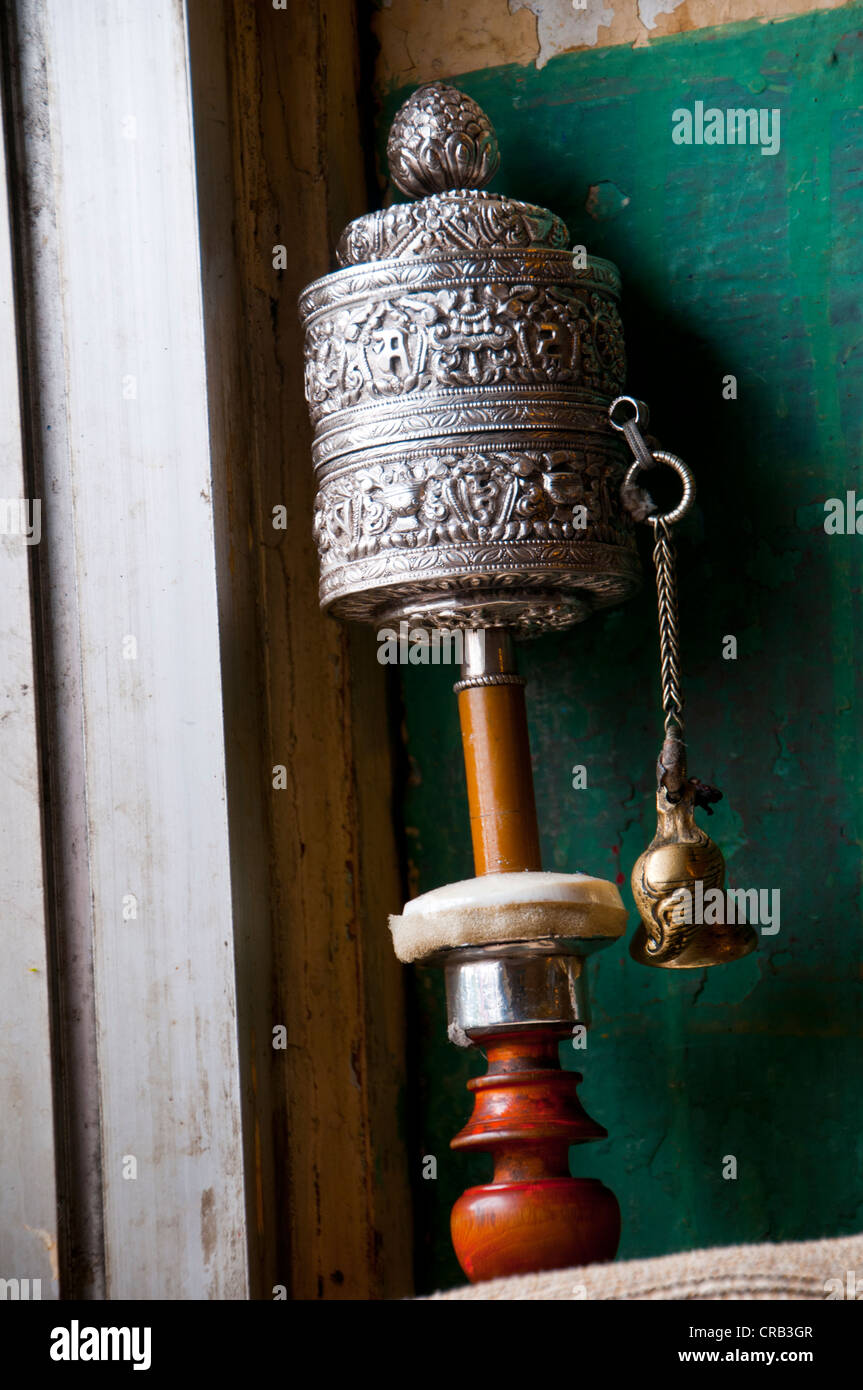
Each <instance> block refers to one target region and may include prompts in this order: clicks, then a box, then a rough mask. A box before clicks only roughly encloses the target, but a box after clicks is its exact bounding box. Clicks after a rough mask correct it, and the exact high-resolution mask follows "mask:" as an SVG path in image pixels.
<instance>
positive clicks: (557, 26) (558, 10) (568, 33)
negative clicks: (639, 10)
mask: <svg viewBox="0 0 863 1390" xmlns="http://www.w3.org/2000/svg"><path fill="white" fill-rule="evenodd" d="M682 2H683V0H671V3H672V4H674V3H677V4H682ZM648 3H650V4H661V3H662V0H648ZM509 8H510V10H511V11H512V13H513V14H515V13H516V11H517V10H530V12H531V14H533V15H536V36H537V40H538V42H539V52H538V53H537V55H536V66H537V67H538V68H542V67H545V65H546V63H547V62H548V60H549V58H553V57H554V56H555V54H556V53H565V52H566V51H567V49H570V48H595V46H596V43H597V40H598V38H599V31H600V29H601V28H606V29H607V28H609V27H610V25H611V21H612V20H613V19H614V10H612V9H605V8H604V6H603V5H602V0H585V7H584V9H577V8H576V7H575V6H574V4H573V0H509Z"/></svg>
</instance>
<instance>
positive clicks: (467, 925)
mask: <svg viewBox="0 0 863 1390" xmlns="http://www.w3.org/2000/svg"><path fill="white" fill-rule="evenodd" d="M620 918H621V914H620V911H619V909H618V908H616V907H598V906H597V905H596V904H595V903H591V904H584V903H513V904H512V905H511V906H510V907H463V908H450V910H449V911H447V912H432V913H428V914H425V913H416V914H415V915H414V916H411V917H395V916H393V917H390V931H391V932H392V934H393V947H394V949H395V953H396V955H397V956H398V958H399V960H402V961H404V962H405V963H406V964H407V963H408V962H410V961H412V960H422V959H423V957H424V956H430V955H432V954H433V952H435V951H442V950H444V949H445V948H449V947H452V946H485V945H488V944H489V943H490V942H492V941H536V940H538V939H539V938H540V937H545V936H550V937H569V938H574V937H580V938H590V937H602V938H603V939H606V940H607V939H614V938H615V937H618V936H620V935H621V933H622V929H623V926H625V924H626V913H625V912H624V914H623V923H621V920H620Z"/></svg>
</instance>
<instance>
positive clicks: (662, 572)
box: [650, 516, 684, 743]
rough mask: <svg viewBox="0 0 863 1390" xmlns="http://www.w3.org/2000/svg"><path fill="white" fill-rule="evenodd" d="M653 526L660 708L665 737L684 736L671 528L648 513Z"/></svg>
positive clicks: (664, 521) (681, 739) (681, 737)
mask: <svg viewBox="0 0 863 1390" xmlns="http://www.w3.org/2000/svg"><path fill="white" fill-rule="evenodd" d="M650 523H651V525H652V526H653V535H654V542H655V543H654V547H653V563H654V565H655V566H656V597H657V600H658V607H659V657H660V668H661V675H662V708H663V710H664V711H665V737H666V738H678V739H679V740H680V742H681V743H683V742H684V737H683V686H682V682H681V678H680V627H679V624H678V620H677V567H676V565H675V563H674V546H673V544H672V541H671V532H670V530H669V527H668V522H667V521H666V520H665V518H664V517H661V516H657V517H650Z"/></svg>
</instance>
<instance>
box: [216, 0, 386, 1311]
mask: <svg viewBox="0 0 863 1390" xmlns="http://www.w3.org/2000/svg"><path fill="white" fill-rule="evenodd" d="M216 11H217V7H215V6H214V5H213V4H211V3H206V4H203V3H193V4H192V5H191V8H190V13H191V21H192V22H191V34H192V55H193V62H192V67H193V82H194V85H195V90H196V121H197V139H198V150H199V198H200V211H201V221H202V227H203V232H204V237H203V249H204V284H205V294H206V296H207V332H208V361H209V371H210V397H211V421H212V429H213V447H214V468H215V469H216V472H217V476H219V477H220V478H221V484H220V485H217V492H219V491H220V490H221V492H222V496H223V506H224V515H223V518H222V523H223V541H224V542H225V544H224V546H223V553H222V556H221V569H222V573H221V590H222V598H221V611H222V641H223V653H227V651H228V650H229V649H231V650H232V655H231V661H230V666H231V670H227V669H226V695H225V699H226V720H227V726H228V747H229V755H228V757H229V766H228V775H229V800H230V801H231V804H232V806H233V808H234V812H233V814H234V820H233V822H232V827H233V836H234V841H233V842H234V852H235V857H236V854H237V846H238V844H240V843H242V844H243V846H244V848H243V850H242V854H243V856H244V857H245V858H246V859H247V862H249V863H252V864H254V875H255V878H254V882H253V883H251V884H249V885H248V892H247V894H246V903H245V907H244V908H243V907H242V905H240V908H239V910H240V911H241V912H244V913H245V919H244V920H245V923H246V926H245V932H246V935H245V938H244V944H243V945H242V946H241V947H238V950H239V952H240V955H239V959H238V971H239V973H240V977H241V979H242V980H243V981H244V984H243V986H242V988H241V1002H240V1033H241V1048H242V1051H243V1068H244V1097H245V1101H246V1104H247V1107H248V1109H247V1130H248V1134H247V1161H248V1158H249V1150H248V1144H249V1142H251V1144H252V1154H251V1157H252V1159H253V1160H254V1162H255V1164H256V1166H257V1171H258V1181H257V1186H256V1191H255V1193H254V1194H253V1206H254V1220H255V1223H256V1230H257V1238H258V1245H257V1249H256V1253H255V1260H254V1261H253V1287H254V1288H255V1289H256V1291H257V1292H258V1293H259V1294H260V1295H261V1296H264V1297H272V1292H271V1288H272V1287H275V1286H278V1285H281V1286H283V1287H284V1289H285V1291H286V1293H287V1296H288V1297H289V1298H291V1297H294V1298H368V1297H379V1296H386V1295H398V1294H404V1293H407V1292H409V1290H410V1287H411V1253H410V1252H411V1223H410V1201H409V1191H408V1174H407V1159H406V1155H405V1149H404V1141H403V1137H402V1135H401V1134H400V1132H399V1130H398V1117H399V1114H400V1112H401V1109H402V1091H403V1087H404V1037H403V1028H404V1023H403V1001H402V979H401V967H399V966H398V964H397V962H396V961H395V958H394V956H393V953H392V948H391V945H390V940H389V933H388V931H387V927H386V917H387V913H388V912H391V911H398V910H399V909H400V907H401V901H402V899H401V889H400V886H399V879H398V872H397V864H396V854H395V848H394V834H393V827H392V818H391V814H390V801H391V794H392V793H391V788H392V774H391V767H390V754H389V741H388V728H387V713H386V700H385V687H384V672H383V669H382V668H381V667H380V666H378V665H377V663H376V661H375V642H374V637H373V634H372V633H371V632H370V631H362V632H357V633H348V632H347V631H346V630H345V629H343V628H342V627H341V626H339V625H337V624H336V623H335V622H333V621H332V620H331V619H327V618H323V617H322V616H321V615H320V612H319V609H318V598H317V580H318V565H317V556H316V552H315V547H314V544H313V539H312V532H311V519H312V507H313V500H314V479H313V474H312V467H311V460H310V431H309V426H308V420H307V413H306V405H305V401H304V397H303V364H302V338H301V333H300V330H299V327H298V322H297V317H296V298H297V294H298V292H299V290H300V289H301V288H302V287H303V286H304V285H305V284H306V283H307V282H308V281H309V280H311V279H314V278H315V277H316V276H318V275H320V274H323V273H325V272H326V271H327V270H329V269H330V268H331V264H332V262H331V255H330V248H331V247H332V246H333V245H334V244H335V241H336V239H337V237H338V235H339V233H340V231H341V229H342V227H343V226H344V224H345V223H346V222H347V221H348V220H349V219H350V218H351V217H353V216H356V215H357V214H359V213H360V212H362V211H365V210H366V208H367V207H368V205H369V204H368V194H367V190H366V185H365V169H364V158H363V155H362V152H361V140H360V128H359V118H358V113H357V93H358V87H359V83H360V78H359V73H358V70H357V58H356V33H355V29H354V15H353V6H352V5H351V4H349V3H346V2H345V0H331V2H330V3H327V2H326V0H318V3H312V4H308V5H291V6H290V7H289V9H288V10H286V11H281V10H275V9H274V8H273V6H272V4H271V3H270V0H259V3H257V4H248V3H241V0H224V3H223V4H221V5H220V6H219V7H218V15H219V20H218V23H217V22H216ZM217 30H219V31H220V32H221V35H222V38H221V39H220V38H219V37H218V34H217V32H216V31H217ZM220 47H221V50H222V52H223V53H224V54H226V55H227V61H226V67H225V69H224V70H223V71H222V72H221V73H220V71H219V67H218V58H217V57H214V51H216V52H217V51H218V50H219V48H220ZM220 90H224V91H225V92H227V100H228V103H229V105H228V111H227V126H226V125H225V116H226V113H225V111H224V110H222V109H221V105H222V101H223V97H222V96H220V94H219V93H220ZM228 160H230V167H229V166H228V163H227V161H228ZM232 223H233V238H234V240H233V248H232V253H231V257H230V258H229V260H227V261H226V256H225V247H226V239H227V238H229V237H230V236H231V224H232ZM279 245H281V246H283V247H284V248H285V250H286V255H287V267H286V268H285V269H274V265H273V255H274V248H275V247H276V246H279ZM276 507H284V508H286V514H287V527H286V529H275V528H274V527H273V509H274V508H276ZM226 666H227V663H226ZM280 765H281V766H283V767H284V768H285V769H286V785H285V787H284V788H283V789H280V788H277V787H274V786H273V769H274V768H276V767H278V766H280ZM256 798H257V803H256ZM256 804H257V805H258V806H259V807H260V806H263V808H264V828H263V830H262V831H261V833H262V834H264V835H265V837H266V846H265V847H266V849H267V851H268V854H269V865H268V866H267V868H268V872H269V879H270V902H271V908H270V909H269V910H268V909H267V907H266V904H265V902H264V898H265V896H266V894H265V888H264V886H262V878H261V865H260V861H259V860H256V859H255V852H254V846H253V845H252V844H251V840H252V838H253V837H254V836H255V835H257V834H258V830H257V824H258V822H257V820H256V819H255V817H256V814H257V813H256V812H255V810H254V808H255V805H256ZM240 805H247V806H248V807H249V808H251V809H250V817H251V819H250V820H249V822H248V824H247V825H246V826H245V828H244V826H243V825H242V824H241V821H242V819H243V818H242V816H240V817H239V818H237V816H236V809H237V807H238V806H240ZM238 837H239V839H238ZM244 891H245V890H244V888H243V885H240V892H241V894H242V893H243V892H244ZM235 894H236V887H235ZM279 1026H283V1027H284V1028H285V1029H286V1030H287V1037H286V1041H287V1046H286V1047H285V1048H283V1049H281V1048H274V1047H273V1046H272V1041H273V1034H272V1030H273V1029H274V1028H278V1027H279ZM268 1286H269V1287H268Z"/></svg>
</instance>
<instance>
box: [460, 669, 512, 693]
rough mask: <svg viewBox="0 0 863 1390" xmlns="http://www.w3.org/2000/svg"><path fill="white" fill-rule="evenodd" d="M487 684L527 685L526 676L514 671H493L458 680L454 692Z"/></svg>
mask: <svg viewBox="0 0 863 1390" xmlns="http://www.w3.org/2000/svg"><path fill="white" fill-rule="evenodd" d="M486 685H527V681H526V680H525V678H524V676H518V675H516V674H515V673H514V672H504V671H500V672H492V673H491V674H489V675H483V676H465V678H464V680H460V681H456V683H455V685H454V686H453V688H452V689H453V694H454V695H459V694H461V692H462V690H473V689H479V687H480V686H486Z"/></svg>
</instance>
